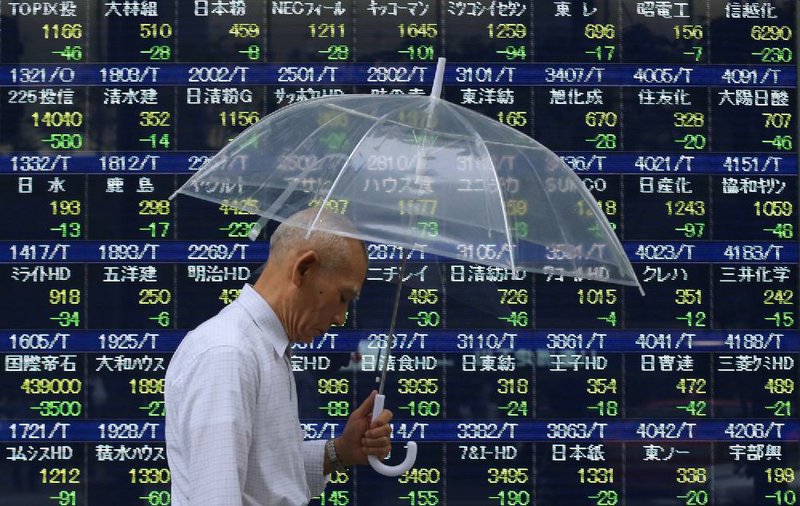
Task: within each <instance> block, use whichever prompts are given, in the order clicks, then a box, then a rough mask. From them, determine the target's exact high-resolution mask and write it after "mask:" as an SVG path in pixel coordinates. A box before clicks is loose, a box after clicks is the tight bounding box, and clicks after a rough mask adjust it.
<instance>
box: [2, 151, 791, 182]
mask: <svg viewBox="0 0 800 506" xmlns="http://www.w3.org/2000/svg"><path fill="white" fill-rule="evenodd" d="M214 154H215V152H163V153H159V152H149V153H148V152H106V153H102V152H100V153H89V152H73V153H52V152H51V153H42V152H36V153H25V152H16V153H14V154H3V155H0V174H15V175H18V176H32V175H48V174H105V175H108V176H122V175H142V176H147V175H152V174H192V173H194V172H197V171H198V170H200V168H202V167H203V165H204V164H205V163H206V162H207V161H208V160H209V158H210V157H211V156H212V155H214ZM556 154H558V155H559V156H560V157H561V159H562V160H563V161H564V163H566V164H567V166H568V167H570V168H571V169H572V170H573V171H575V172H576V173H577V174H579V175H583V174H586V175H589V174H608V175H614V174H639V175H643V176H670V175H673V174H687V175H692V174H694V175H703V174H712V175H725V176H733V177H736V176H746V177H768V176H790V175H796V174H797V173H798V170H797V154H796V153H789V152H787V153H781V154H777V153H775V154H769V153H729V154H712V153H697V154H691V155H689V154H685V153H658V152H653V153H597V152H594V153H593V152H581V151H563V152H556Z"/></svg>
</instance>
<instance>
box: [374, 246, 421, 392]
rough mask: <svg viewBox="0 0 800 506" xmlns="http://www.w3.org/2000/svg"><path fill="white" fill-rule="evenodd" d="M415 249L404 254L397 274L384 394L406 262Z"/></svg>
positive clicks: (380, 389) (383, 374)
mask: <svg viewBox="0 0 800 506" xmlns="http://www.w3.org/2000/svg"><path fill="white" fill-rule="evenodd" d="M413 252H414V251H413V250H411V251H409V252H408V255H405V254H404V255H403V260H402V261H401V262H400V273H399V275H398V276H397V289H396V291H395V293H394V306H392V319H391V320H390V321H389V338H388V339H387V340H386V350H385V351H384V354H383V372H381V384H380V386H379V387H378V393H379V394H381V395H383V385H384V384H385V383H386V370H387V369H388V364H389V355H391V353H392V347H393V346H394V327H395V324H396V323H397V310H398V309H399V307H400V295H401V293H402V291H403V278H404V277H405V275H406V264H407V263H408V257H410V256H411V254H412V253H413Z"/></svg>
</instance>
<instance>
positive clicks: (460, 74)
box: [0, 63, 797, 88]
mask: <svg viewBox="0 0 800 506" xmlns="http://www.w3.org/2000/svg"><path fill="white" fill-rule="evenodd" d="M434 70H435V64H432V63H427V64H409V63H383V64H360V63H351V64H340V65H331V64H319V63H296V64H267V63H260V64H240V65H219V64H195V65H189V64H180V63H172V64H159V65H153V64H136V63H131V64H117V65H108V64H91V63H85V64H74V65H68V64H67V65H54V64H40V65H37V64H31V65H0V86H28V85H49V86H122V85H124V86H247V85H260V86H375V87H379V86H404V87H406V86H431V85H432V84H433V75H434ZM444 85H445V86H456V87H469V86H638V87H651V86H719V87H726V88H775V87H780V88H792V87H795V86H796V85H797V70H796V68H795V67H794V66H793V65H652V64H651V65H647V64H642V65H637V64H594V65H588V64H572V63H570V64H558V63H553V64H551V63H526V64H506V65H503V64H459V63H453V64H450V65H448V66H447V68H446V70H445V76H444Z"/></svg>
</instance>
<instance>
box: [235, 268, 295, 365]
mask: <svg viewBox="0 0 800 506" xmlns="http://www.w3.org/2000/svg"><path fill="white" fill-rule="evenodd" d="M236 300H237V302H238V303H239V304H241V305H242V307H243V308H244V310H245V311H247V313H248V314H249V315H250V317H251V318H252V319H253V321H254V322H255V323H256V325H257V326H258V328H259V329H261V331H262V333H263V334H264V336H265V337H266V339H267V341H269V342H270V344H272V346H273V348H275V352H276V353H277V354H278V356H280V357H282V356H283V355H284V354H285V353H286V352H287V348H289V336H288V335H286V330H285V329H284V328H283V325H282V324H281V321H280V320H279V319H278V316H277V315H276V314H275V311H273V310H272V307H270V305H269V304H268V303H267V301H266V300H264V298H263V297H262V296H261V294H259V293H258V292H257V291H256V290H255V288H253V287H252V286H250V284H249V283H246V284H245V285H244V287H242V291H241V293H240V294H239V297H238V298H237V299H236Z"/></svg>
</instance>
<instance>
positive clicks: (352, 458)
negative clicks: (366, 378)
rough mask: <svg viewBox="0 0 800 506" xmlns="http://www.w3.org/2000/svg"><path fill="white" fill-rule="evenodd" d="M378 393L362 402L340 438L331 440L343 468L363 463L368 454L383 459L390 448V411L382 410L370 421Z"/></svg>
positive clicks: (373, 392) (348, 420) (365, 461)
mask: <svg viewBox="0 0 800 506" xmlns="http://www.w3.org/2000/svg"><path fill="white" fill-rule="evenodd" d="M377 393H378V392H377V391H375V390H373V391H372V393H371V394H370V395H369V397H367V398H366V399H365V400H364V402H362V403H361V405H360V406H359V407H357V408H356V409H355V410H354V411H353V412H352V413H350V417H349V418H348V419H347V425H345V427H344V432H342V435H341V436H340V437H338V438H336V439H335V440H334V442H333V443H334V445H335V446H336V454H337V455H339V458H340V459H341V461H342V463H343V464H344V465H345V466H351V465H353V464H366V463H367V455H375V456H376V457H378V458H379V459H383V458H385V457H386V456H387V455H388V454H389V451H390V450H391V449H392V446H391V439H390V438H389V435H390V434H391V432H392V431H391V427H389V422H390V421H391V420H392V416H393V415H392V412H391V411H389V410H388V409H384V410H383V411H381V413H380V415H378V418H377V420H371V418H372V407H373V405H374V404H375V396H376V395H377Z"/></svg>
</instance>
